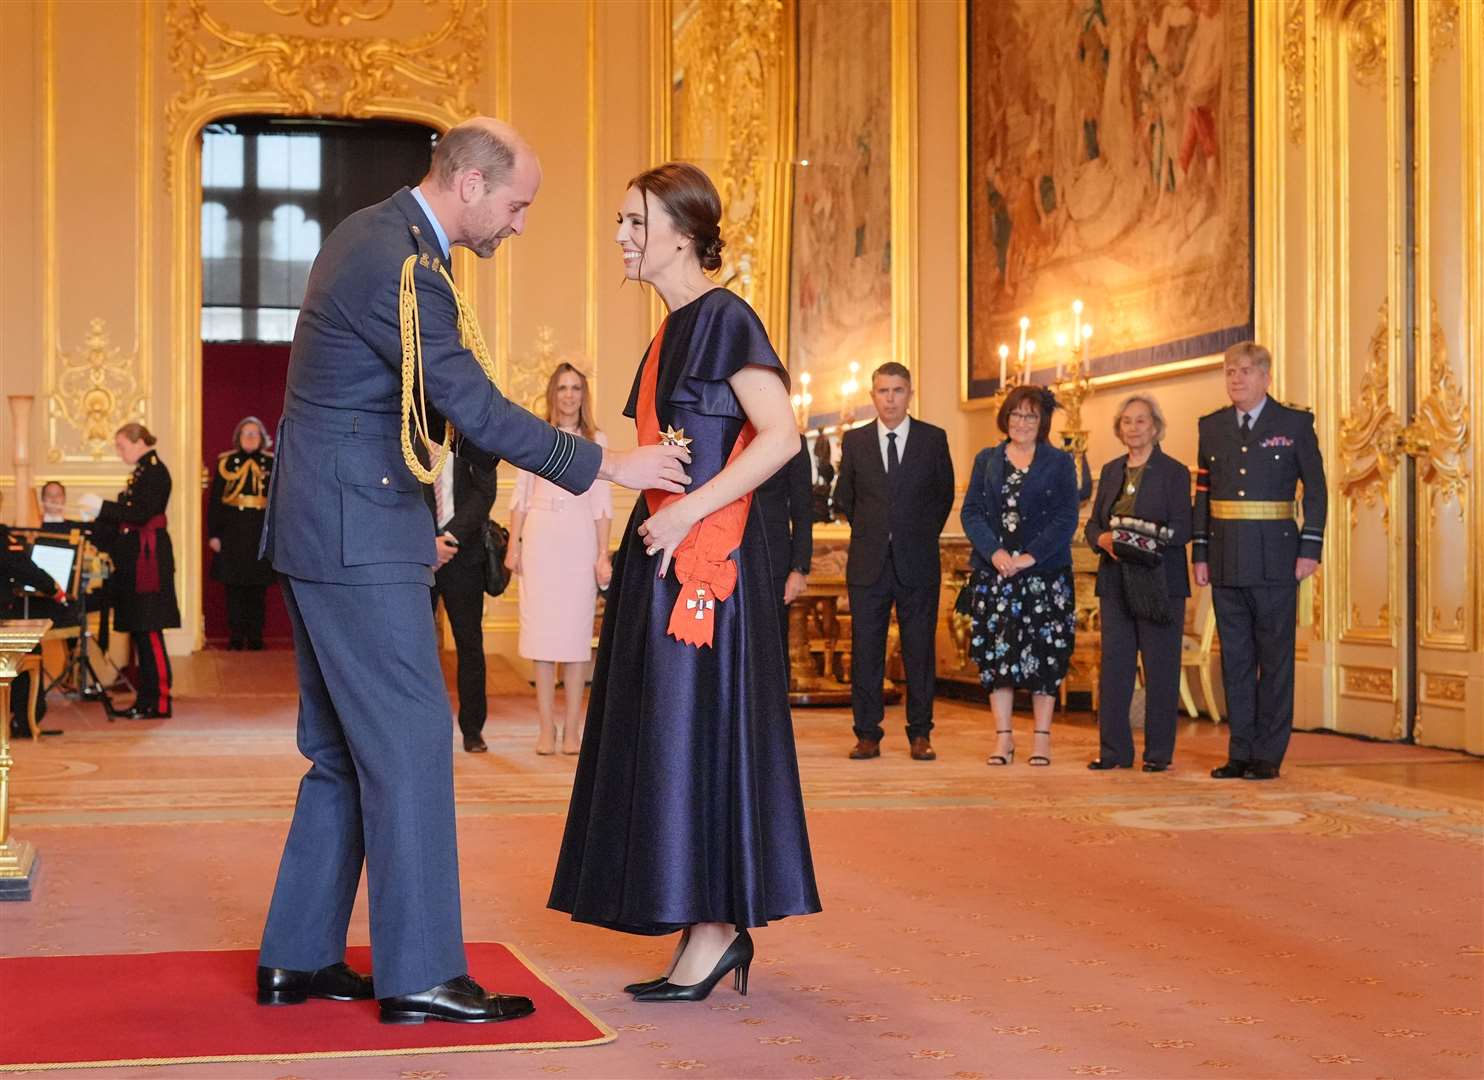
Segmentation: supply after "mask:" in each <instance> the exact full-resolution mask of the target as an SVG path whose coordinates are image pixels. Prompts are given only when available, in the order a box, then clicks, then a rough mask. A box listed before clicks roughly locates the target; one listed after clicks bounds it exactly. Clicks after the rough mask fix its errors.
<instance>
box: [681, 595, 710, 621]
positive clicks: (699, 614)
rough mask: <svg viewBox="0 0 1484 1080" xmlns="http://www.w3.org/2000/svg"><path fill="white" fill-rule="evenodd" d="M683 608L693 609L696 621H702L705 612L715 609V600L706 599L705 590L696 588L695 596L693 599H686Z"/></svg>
mask: <svg viewBox="0 0 1484 1080" xmlns="http://www.w3.org/2000/svg"><path fill="white" fill-rule="evenodd" d="M685 609H686V610H687V611H694V612H695V613H696V621H697V622H702V621H704V620H705V618H706V612H708V611H715V610H716V601H715V600H707V599H706V590H705V589H702V588H697V589H696V598H695V599H694V600H687V601H686V602H685Z"/></svg>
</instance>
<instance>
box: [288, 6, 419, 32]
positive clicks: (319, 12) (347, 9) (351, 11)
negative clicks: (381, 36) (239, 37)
mask: <svg viewBox="0 0 1484 1080" xmlns="http://www.w3.org/2000/svg"><path fill="white" fill-rule="evenodd" d="M425 2H426V0H425ZM263 3H264V4H266V5H267V6H268V8H269V9H270V10H271V11H274V12H276V13H277V14H279V15H289V16H300V17H302V18H303V19H304V21H305V22H307V23H308V24H309V25H310V26H329V25H330V24H331V23H332V22H333V23H335V24H337V25H339V26H349V25H350V24H351V23H352V22H375V21H376V20H377V19H380V18H382V17H383V16H385V15H386V13H387V12H389V11H391V10H392V0H263Z"/></svg>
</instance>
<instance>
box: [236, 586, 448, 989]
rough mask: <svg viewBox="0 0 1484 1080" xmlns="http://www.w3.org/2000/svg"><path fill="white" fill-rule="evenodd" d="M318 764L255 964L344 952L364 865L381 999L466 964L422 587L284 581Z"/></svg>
mask: <svg viewBox="0 0 1484 1080" xmlns="http://www.w3.org/2000/svg"><path fill="white" fill-rule="evenodd" d="M280 580H281V581H282V584H283V595H284V601H285V603H286V605H287V607H288V613H289V618H290V620H291V622H292V624H293V630H294V651H295V656H296V659H297V663H298V673H299V735H298V742H299V751H300V753H302V754H303V755H304V756H305V757H307V758H308V759H309V760H310V762H311V766H310V769H309V772H308V773H306V774H305V776H304V779H303V780H302V781H301V782H300V784H299V799H298V802H297V804H296V805H295V807H294V820H293V824H292V825H291V826H290V828H289V835H288V840H287V841H286V843H285V845H284V851H283V860H282V862H281V863H280V864H279V871H278V883H277V885H276V886H275V888H274V890H273V902H272V905H271V907H270V908H269V912H268V921H267V925H266V927H265V928H264V930H263V945H262V952H261V958H260V963H262V964H263V965H265V966H268V967H280V968H289V969H292V970H296V971H313V970H316V969H318V968H321V967H324V966H325V965H327V964H333V963H337V962H339V961H340V960H343V959H344V958H345V936H346V927H347V925H348V923H349V921H350V913H351V908H352V906H353V905H354V903H355V896H356V889H357V887H358V885H359V883H360V877H361V864H362V862H363V860H364V862H365V865H366V876H367V883H368V890H369V895H368V900H369V907H370V917H371V949H372V977H373V979H374V981H375V985H376V995H377V996H378V997H391V996H394V995H398V994H408V993H416V992H418V991H421V990H427V989H429V988H430V987H433V986H436V985H437V984H438V983H441V982H444V981H446V980H448V979H451V978H453V977H455V976H458V975H463V974H465V973H466V972H467V970H468V968H467V962H466V960H465V957H464V940H463V929H462V924H461V921H460V914H459V869H458V849H457V842H456V838H455V832H454V829H455V826H454V799H453V747H452V744H451V740H450V738H449V706H448V697H447V695H446V693H445V691H444V687H443V684H442V679H441V675H440V671H441V669H440V667H439V664H438V653H437V645H436V640H435V635H434V631H433V614H432V606H431V604H430V603H429V594H428V587H427V586H426V585H423V584H417V583H398V584H384V585H338V584H329V583H324V582H315V581H303V580H300V579H297V578H291V577H283V578H281V579H280Z"/></svg>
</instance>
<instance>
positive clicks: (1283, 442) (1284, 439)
mask: <svg viewBox="0 0 1484 1080" xmlns="http://www.w3.org/2000/svg"><path fill="white" fill-rule="evenodd" d="M1258 445H1259V446H1260V447H1262V448H1263V449H1266V448H1267V447H1269V446H1292V445H1293V440H1292V439H1290V438H1289V437H1288V436H1287V435H1274V436H1273V437H1272V438H1270V439H1264V440H1263V441H1262V442H1261V443H1260V444H1258Z"/></svg>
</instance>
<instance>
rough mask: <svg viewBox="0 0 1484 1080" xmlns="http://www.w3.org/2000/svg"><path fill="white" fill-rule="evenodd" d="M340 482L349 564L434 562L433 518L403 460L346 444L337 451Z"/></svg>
mask: <svg viewBox="0 0 1484 1080" xmlns="http://www.w3.org/2000/svg"><path fill="white" fill-rule="evenodd" d="M335 479H336V480H337V481H338V482H339V485H340V536H341V561H342V562H344V563H345V565H346V566H365V565H367V564H370V563H389V562H398V563H422V564H423V565H425V566H431V565H432V564H433V562H434V561H435V559H436V555H435V553H434V550H433V519H432V515H431V514H429V513H428V507H427V504H426V503H425V502H424V501H423V494H422V489H421V487H420V485H419V484H418V482H417V480H415V479H414V478H413V476H412V474H411V473H409V472H408V471H407V467H406V466H405V465H404V464H403V463H402V461H401V459H400V458H398V457H395V456H393V454H392V453H391V452H390V451H388V450H387V449H384V448H382V447H378V446H355V445H344V446H341V447H340V449H339V450H338V451H337V452H336V457H335Z"/></svg>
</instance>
